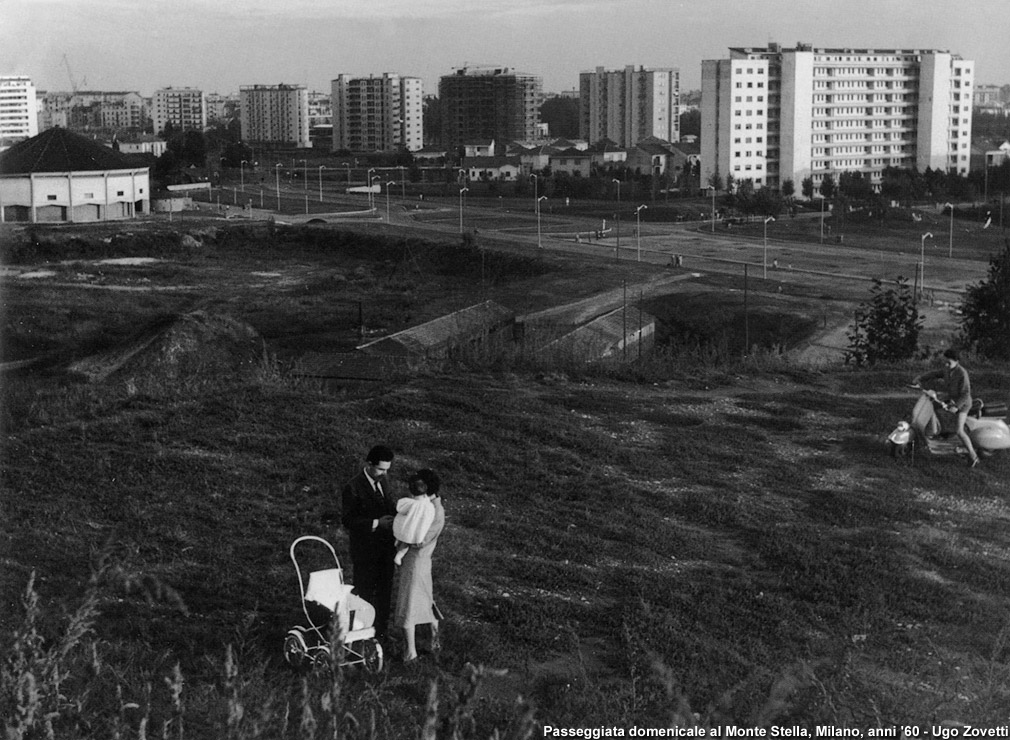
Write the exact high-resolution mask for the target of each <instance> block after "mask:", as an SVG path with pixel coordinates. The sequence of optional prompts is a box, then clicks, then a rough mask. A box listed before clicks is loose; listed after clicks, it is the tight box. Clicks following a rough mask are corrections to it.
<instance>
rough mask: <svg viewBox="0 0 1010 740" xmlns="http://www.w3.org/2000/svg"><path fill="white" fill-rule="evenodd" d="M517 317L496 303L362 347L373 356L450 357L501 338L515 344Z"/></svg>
mask: <svg viewBox="0 0 1010 740" xmlns="http://www.w3.org/2000/svg"><path fill="white" fill-rule="evenodd" d="M515 319H516V316H515V313H514V312H513V311H512V310H511V309H508V308H506V307H505V306H502V305H500V304H498V303H495V302H494V301H484V302H483V303H479V304H477V305H475V306H469V307H467V308H463V309H460V310H459V311H455V312H453V313H451V314H447V315H446V316H440V317H439V318H437V319H432V320H431V321H428V322H426V323H424V324H419V325H418V326H413V327H411V328H409V329H404V330H403V331H398V332H396V333H395V334H390V335H389V336H386V337H382V338H381V339H375V340H373V341H371V342H367V343H365V344H362V345H360V346H359V347H358V351H360V352H364V353H365V354H369V355H402V356H414V357H418V356H423V357H446V356H448V355H449V353H450V352H452V351H453V350H454V349H457V348H461V347H467V346H473V345H478V344H481V343H483V342H486V341H488V340H490V339H493V338H497V337H501V338H504V339H506V340H507V341H512V338H513V337H512V334H513V331H514V329H515Z"/></svg>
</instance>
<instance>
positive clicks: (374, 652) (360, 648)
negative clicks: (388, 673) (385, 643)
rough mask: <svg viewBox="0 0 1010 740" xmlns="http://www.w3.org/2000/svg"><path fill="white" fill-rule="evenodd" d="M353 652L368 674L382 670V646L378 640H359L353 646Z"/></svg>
mask: <svg viewBox="0 0 1010 740" xmlns="http://www.w3.org/2000/svg"><path fill="white" fill-rule="evenodd" d="M354 652H356V653H357V654H359V655H360V656H361V664H362V665H363V666H364V667H365V670H366V671H368V672H369V673H379V672H380V671H381V670H382V657H383V656H382V645H380V644H379V641H378V640H361V641H360V642H358V643H356V644H355V645H354Z"/></svg>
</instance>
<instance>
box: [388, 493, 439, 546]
mask: <svg viewBox="0 0 1010 740" xmlns="http://www.w3.org/2000/svg"><path fill="white" fill-rule="evenodd" d="M409 485H410V496H407V497H405V498H401V499H400V500H399V501H397V502H396V518H395V519H393V536H394V537H395V538H396V556H395V557H394V558H393V562H394V563H396V564H397V565H400V564H401V563H402V562H403V556H404V555H406V554H407V550H409V549H410V546H411V545H420V544H421V543H422V542H424V538H425V537H427V535H428V530H429V529H431V524H432V522H434V521H435V505H434V504H433V503H432V501H431V498H432V497H431V496H429V495H428V486H427V484H426V483H425V482H424V480H422V479H421V478H418V477H417V476H412V477H411V479H410V484H409Z"/></svg>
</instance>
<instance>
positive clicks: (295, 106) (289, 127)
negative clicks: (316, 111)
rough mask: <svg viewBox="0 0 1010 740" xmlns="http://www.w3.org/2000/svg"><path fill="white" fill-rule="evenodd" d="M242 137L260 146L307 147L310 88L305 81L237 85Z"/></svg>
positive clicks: (248, 142)
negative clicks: (296, 83)
mask: <svg viewBox="0 0 1010 740" xmlns="http://www.w3.org/2000/svg"><path fill="white" fill-rule="evenodd" d="M239 116H240V118H241V123H242V140H243V141H245V142H246V143H247V144H254V145H260V146H284V147H296V148H298V149H307V148H309V147H311V146H312V142H311V141H310V139H309V91H308V88H306V87H305V86H304V85H246V86H244V87H240V88H239Z"/></svg>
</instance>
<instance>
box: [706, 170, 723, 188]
mask: <svg viewBox="0 0 1010 740" xmlns="http://www.w3.org/2000/svg"><path fill="white" fill-rule="evenodd" d="M708 186H709V187H710V188H715V189H716V190H717V191H718V190H722V175H720V174H719V173H718V172H713V173H712V174H711V175H709V176H708Z"/></svg>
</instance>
